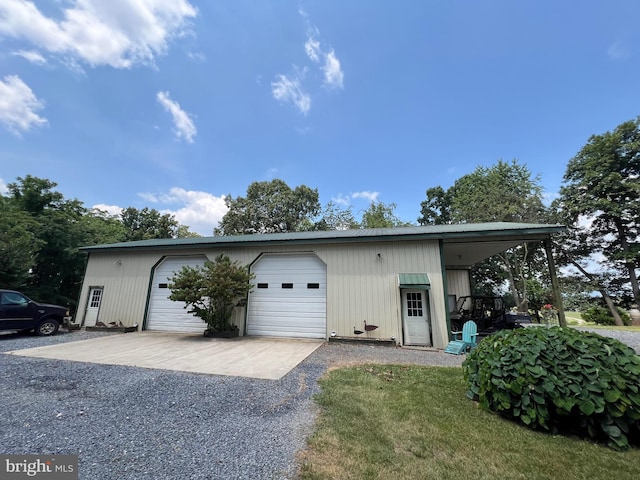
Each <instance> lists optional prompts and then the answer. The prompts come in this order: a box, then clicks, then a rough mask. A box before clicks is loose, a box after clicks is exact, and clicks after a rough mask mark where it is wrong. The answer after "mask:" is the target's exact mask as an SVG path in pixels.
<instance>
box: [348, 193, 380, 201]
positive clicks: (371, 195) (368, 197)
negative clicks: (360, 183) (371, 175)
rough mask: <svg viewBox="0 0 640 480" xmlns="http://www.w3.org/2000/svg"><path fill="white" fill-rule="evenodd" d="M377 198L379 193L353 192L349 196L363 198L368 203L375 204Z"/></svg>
mask: <svg viewBox="0 0 640 480" xmlns="http://www.w3.org/2000/svg"><path fill="white" fill-rule="evenodd" d="M378 196H380V192H367V191H364V192H355V193H352V194H351V198H364V199H366V200H369V201H370V202H372V203H373V202H376V201H377V200H378Z"/></svg>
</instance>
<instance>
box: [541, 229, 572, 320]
mask: <svg viewBox="0 0 640 480" xmlns="http://www.w3.org/2000/svg"><path fill="white" fill-rule="evenodd" d="M542 243H543V244H544V251H545V253H546V254H547V262H548V264H549V275H550V276H551V288H552V290H553V297H554V301H555V304H556V307H557V308H558V323H560V326H561V327H566V326H567V318H566V317H565V316H564V305H563V304H562V295H560V284H559V283H558V275H557V273H556V263H555V261H554V260H553V251H552V249H551V238H547V239H545V240H543V241H542Z"/></svg>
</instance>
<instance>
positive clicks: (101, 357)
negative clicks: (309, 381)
mask: <svg viewBox="0 0 640 480" xmlns="http://www.w3.org/2000/svg"><path fill="white" fill-rule="evenodd" d="M322 343H323V341H322V340H299V339H280V338H259V337H239V338H234V339H214V338H205V337H203V336H201V335H186V334H179V333H165V332H149V331H144V332H135V333H127V334H114V335H109V336H105V337H100V338H92V339H89V340H80V341H78V342H70V343H64V344H60V345H48V346H44V347H36V348H29V349H25V350H14V351H11V352H6V353H8V354H11V355H20V356H26V357H35V358H48V359H54V360H70V361H74V362H89V363H99V364H106V365H128V366H132V367H142V368H157V369H162V370H174V371H182V372H191V373H204V374H210V375H228V376H239V377H249V378H260V379H269V380H277V379H279V378H281V377H283V376H284V375H286V374H287V373H289V371H290V370H291V369H293V368H294V367H295V366H296V365H298V364H299V363H300V362H301V361H302V360H304V359H305V358H307V357H308V356H309V355H310V354H311V353H312V352H313V351H314V350H315V349H316V348H318V347H319V346H320V345H322Z"/></svg>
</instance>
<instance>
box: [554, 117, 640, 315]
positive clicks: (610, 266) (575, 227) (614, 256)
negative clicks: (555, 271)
mask: <svg viewBox="0 0 640 480" xmlns="http://www.w3.org/2000/svg"><path fill="white" fill-rule="evenodd" d="M564 182H565V184H564V185H563V186H562V188H561V190H560V198H559V199H558V200H557V201H556V202H555V207H556V209H557V210H558V212H559V215H560V218H561V219H563V220H564V221H565V222H566V223H567V224H569V225H571V229H570V232H569V236H568V237H567V238H565V240H566V241H565V242H563V247H564V248H563V251H564V253H565V254H566V256H567V259H568V260H569V261H570V262H571V263H572V264H573V265H575V266H576V267H577V268H579V270H580V271H581V272H582V273H583V274H585V275H586V276H589V275H591V274H590V272H589V271H588V269H587V268H585V263H586V262H588V261H589V259H593V258H594V257H597V256H600V257H602V258H603V259H604V261H603V262H602V265H601V269H602V270H604V271H605V272H606V275H605V277H608V280H609V281H611V280H613V281H614V283H616V282H615V279H616V277H617V279H618V280H620V279H623V282H620V281H618V282H617V283H619V284H621V283H626V285H627V289H628V291H630V294H631V295H630V297H632V298H633V301H634V302H635V303H637V304H638V303H640V288H639V286H638V277H637V270H638V268H640V117H638V118H637V119H636V120H635V121H628V122H625V123H622V124H621V125H619V126H618V127H616V129H615V130H614V131H613V132H606V133H604V134H601V135H592V136H591V137H590V138H589V140H588V142H587V144H586V145H585V146H584V147H582V149H581V150H580V151H579V152H578V153H577V155H576V156H575V157H573V158H572V159H571V160H570V161H569V163H568V164H567V169H566V172H565V175H564ZM593 279H594V278H593V276H592V278H590V280H593ZM598 285H599V286H600V288H602V287H603V279H602V278H601V279H600V281H598ZM603 290H605V291H604V293H605V294H606V293H607V292H606V289H603ZM605 301H607V298H606V297H605ZM607 304H608V306H609V308H610V310H611V313H612V314H613V315H614V316H615V312H616V310H617V309H615V308H614V307H613V302H611V303H610V302H609V301H607ZM619 321H620V323H621V320H618V319H616V323H618V322H619Z"/></svg>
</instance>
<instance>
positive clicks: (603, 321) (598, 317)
mask: <svg viewBox="0 0 640 480" xmlns="http://www.w3.org/2000/svg"><path fill="white" fill-rule="evenodd" d="M618 313H619V314H620V318H622V323H624V324H625V325H631V317H630V316H629V314H628V313H627V312H625V311H624V310H622V309H620V308H618ZM582 319H583V320H586V321H587V322H593V323H597V324H598V325H615V324H616V321H615V320H614V319H613V315H611V312H610V311H609V309H607V308H604V307H600V306H594V307H589V308H587V310H586V311H585V312H583V313H582Z"/></svg>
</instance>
